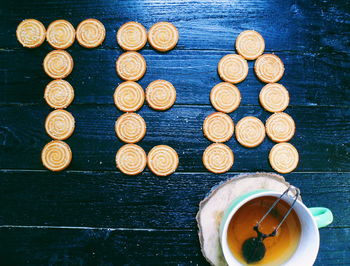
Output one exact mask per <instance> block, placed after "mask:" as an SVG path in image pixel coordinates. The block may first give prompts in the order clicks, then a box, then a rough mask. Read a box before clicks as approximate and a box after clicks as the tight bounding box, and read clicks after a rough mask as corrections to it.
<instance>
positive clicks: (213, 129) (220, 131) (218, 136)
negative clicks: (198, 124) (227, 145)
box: [203, 112, 234, 142]
mask: <svg viewBox="0 0 350 266" xmlns="http://www.w3.org/2000/svg"><path fill="white" fill-rule="evenodd" d="M233 131H234V124H233V121H232V119H231V117H229V116H228V115H227V114H224V113H221V112H216V113H212V114H210V115H208V116H207V118H206V119H205V120H204V123H203V133H204V136H206V137H207V138H208V139H209V140H210V141H212V142H226V141H228V140H229V139H230V138H231V137H232V135H233Z"/></svg>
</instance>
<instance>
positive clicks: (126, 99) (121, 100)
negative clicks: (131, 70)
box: [114, 81, 145, 112]
mask: <svg viewBox="0 0 350 266" xmlns="http://www.w3.org/2000/svg"><path fill="white" fill-rule="evenodd" d="M144 101H145V92H144V91H143V89H142V87H141V86H140V85H139V84H138V83H136V82H134V81H125V82H123V83H121V84H120V85H119V86H118V87H117V88H116V89H115V92H114V103H115V105H116V106H117V107H118V108H119V110H121V111H123V112H136V111H137V110H139V109H140V108H141V107H142V105H143V103H144Z"/></svg>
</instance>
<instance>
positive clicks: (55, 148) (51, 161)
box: [41, 140, 72, 171]
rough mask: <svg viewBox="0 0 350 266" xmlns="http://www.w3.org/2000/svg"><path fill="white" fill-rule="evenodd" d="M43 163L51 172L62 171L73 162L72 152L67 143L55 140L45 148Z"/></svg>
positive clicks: (42, 157) (42, 155)
mask: <svg viewBox="0 0 350 266" xmlns="http://www.w3.org/2000/svg"><path fill="white" fill-rule="evenodd" d="M41 161H42V163H43V165H44V166H45V167H46V168H47V169H49V170H51V171H62V170H64V169H65V168H67V167H68V166H69V164H70V162H71V161H72V151H71V149H70V147H69V145H68V144H67V143H65V142H63V141H60V140H53V141H51V142H49V143H47V144H46V145H45V147H44V148H43V150H42V152H41Z"/></svg>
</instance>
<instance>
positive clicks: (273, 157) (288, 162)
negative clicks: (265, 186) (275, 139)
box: [269, 143, 299, 174]
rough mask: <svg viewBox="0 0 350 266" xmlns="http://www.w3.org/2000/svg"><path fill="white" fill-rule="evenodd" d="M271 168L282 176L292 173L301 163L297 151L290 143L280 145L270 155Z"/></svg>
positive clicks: (273, 148)
mask: <svg viewBox="0 0 350 266" xmlns="http://www.w3.org/2000/svg"><path fill="white" fill-rule="evenodd" d="M269 161H270V164H271V167H272V168H273V169H274V170H275V171H276V172H279V173H281V174H287V173H290V172H292V171H293V170H294V169H295V168H296V167H297V166H298V162H299V154H298V151H297V149H296V148H295V147H294V146H293V145H292V144H290V143H278V144H276V145H275V146H273V147H272V149H271V151H270V154H269Z"/></svg>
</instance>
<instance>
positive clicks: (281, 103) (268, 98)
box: [259, 83, 289, 113]
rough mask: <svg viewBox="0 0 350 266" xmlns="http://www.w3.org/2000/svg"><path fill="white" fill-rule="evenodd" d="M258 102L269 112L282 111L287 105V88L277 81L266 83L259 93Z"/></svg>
mask: <svg viewBox="0 0 350 266" xmlns="http://www.w3.org/2000/svg"><path fill="white" fill-rule="evenodd" d="M259 100H260V104H261V105H262V106H263V107H264V109H265V110H267V111H269V112H274V113H275V112H282V111H284V110H285V109H286V108H287V107H288V105H289V93H288V91H287V89H286V88H285V87H284V86H283V85H281V84H278V83H270V84H266V85H265V86H264V87H263V88H262V89H261V91H260V94H259Z"/></svg>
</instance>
